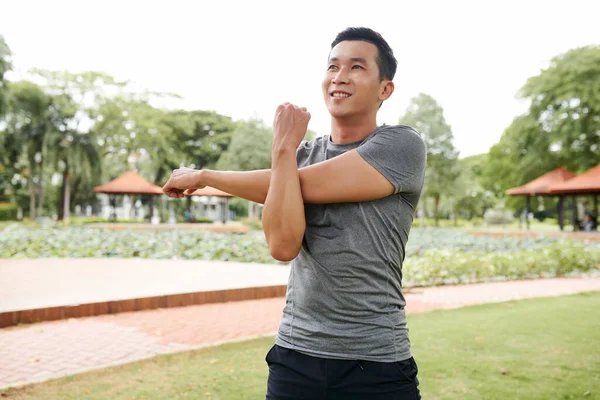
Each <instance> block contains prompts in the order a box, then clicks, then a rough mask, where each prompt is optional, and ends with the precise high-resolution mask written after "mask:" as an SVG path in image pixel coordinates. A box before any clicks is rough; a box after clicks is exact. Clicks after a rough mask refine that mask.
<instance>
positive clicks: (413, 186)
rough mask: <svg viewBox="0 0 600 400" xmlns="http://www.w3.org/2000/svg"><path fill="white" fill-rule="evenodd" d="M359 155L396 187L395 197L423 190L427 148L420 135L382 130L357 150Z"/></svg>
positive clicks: (406, 129) (395, 128)
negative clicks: (398, 194) (399, 194)
mask: <svg viewBox="0 0 600 400" xmlns="http://www.w3.org/2000/svg"><path fill="white" fill-rule="evenodd" d="M357 151H358V154H360V156H361V157H362V158H363V159H364V160H365V161H366V162H368V163H369V164H370V165H371V166H372V167H373V168H375V169H376V170H377V171H379V172H380V173H381V174H382V175H383V176H384V177H385V178H386V179H387V180H388V181H390V183H391V184H392V185H393V186H394V189H395V190H394V193H415V192H419V191H420V190H421V189H422V187H423V180H424V178H425V166H426V163H427V148H426V146H425V142H424V141H423V138H421V135H420V134H419V133H418V132H417V131H415V130H414V129H412V128H410V127H407V126H389V127H384V128H381V129H380V130H379V131H378V132H376V133H375V134H374V135H373V136H372V137H371V138H369V139H367V140H366V141H365V142H364V143H363V144H361V145H360V146H359V147H358V148H357Z"/></svg>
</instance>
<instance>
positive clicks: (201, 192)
mask: <svg viewBox="0 0 600 400" xmlns="http://www.w3.org/2000/svg"><path fill="white" fill-rule="evenodd" d="M191 195H192V196H216V197H234V196H233V195H232V194H229V193H227V192H224V191H222V190H219V189H215V188H213V187H210V186H205V187H203V188H202V189H198V190H196V191H195V192H194V193H192V194H191Z"/></svg>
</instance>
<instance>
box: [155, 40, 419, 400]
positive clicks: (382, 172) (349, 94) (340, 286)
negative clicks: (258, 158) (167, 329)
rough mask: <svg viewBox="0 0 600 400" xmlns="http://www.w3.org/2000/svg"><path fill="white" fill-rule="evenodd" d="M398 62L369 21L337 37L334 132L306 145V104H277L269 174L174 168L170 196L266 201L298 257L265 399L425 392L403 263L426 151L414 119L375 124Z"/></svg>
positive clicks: (282, 255) (332, 66) (281, 240)
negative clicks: (203, 191)
mask: <svg viewBox="0 0 600 400" xmlns="http://www.w3.org/2000/svg"><path fill="white" fill-rule="evenodd" d="M396 65H397V61H396V59H395V58H394V55H393V52H392V50H391V49H390V47H389V45H388V44H387V43H386V41H385V40H384V39H383V38H382V37H381V36H380V35H379V34H378V33H376V32H374V31H372V30H370V29H367V28H349V29H346V30H344V31H343V32H341V33H339V34H338V36H337V37H336V39H335V40H334V42H333V43H332V46H331V52H330V55H329V59H328V64H327V68H326V72H325V78H324V80H323V83H322V90H323V97H324V99H325V104H326V106H327V109H328V111H329V113H330V114H331V134H330V135H326V136H325V137H318V138H316V139H314V140H312V141H310V142H304V143H301V141H302V138H303V137H304V135H305V133H306V129H307V125H308V121H309V119H310V114H309V113H308V112H307V111H306V109H305V108H300V107H297V106H294V105H292V104H289V103H285V104H282V105H280V106H279V108H278V109H277V112H276V116H275V122H274V126H273V129H274V141H273V148H272V155H273V159H272V168H271V170H262V171H250V172H224V171H209V170H203V171H195V170H190V169H181V170H175V171H174V172H173V174H172V176H171V178H170V179H169V181H168V182H167V183H166V185H165V187H164V191H165V193H166V194H167V195H169V196H171V197H183V196H185V195H188V194H190V193H191V192H193V191H194V190H196V189H197V188H201V187H203V186H212V187H216V188H218V189H221V190H224V191H226V192H229V193H231V194H233V195H235V196H239V197H243V198H246V199H249V200H252V201H255V202H261V203H264V204H265V206H264V210H263V227H264V231H265V236H266V238H267V243H268V245H269V249H270V251H271V254H272V255H273V257H274V258H276V259H278V260H283V261H290V260H293V263H292V268H291V272H290V277H289V283H288V290H287V294H286V305H285V308H284V310H283V318H282V320H281V324H280V328H279V332H278V334H277V338H276V341H275V345H274V346H273V347H272V348H271V350H270V351H269V352H268V354H267V356H266V361H267V363H268V365H269V379H268V382H267V386H268V387H267V399H277V400H280V399H310V400H319V399H369V400H378V399H382V400H383V399H407V400H408V399H410V400H412V399H419V398H420V395H419V390H418V387H417V386H418V380H417V365H416V363H415V361H414V359H413V357H412V355H411V352H410V342H409V338H408V328H407V323H406V316H405V313H404V306H405V300H404V297H403V295H402V289H401V279H402V262H403V260H404V249H405V245H406V242H407V240H408V234H409V231H410V227H411V224H412V219H413V215H414V212H415V209H416V206H417V202H418V200H419V197H420V193H421V190H422V186H423V179H424V172H425V163H426V148H425V144H424V142H423V140H422V139H421V137H420V135H419V134H418V133H417V132H416V131H415V130H413V129H412V128H409V127H406V126H385V125H384V126H381V127H378V126H377V122H376V115H377V111H378V109H379V107H380V106H381V104H382V102H383V101H385V100H387V99H388V98H389V97H390V96H391V95H392V93H393V91H394V84H393V82H392V79H393V78H394V74H395V72H396Z"/></svg>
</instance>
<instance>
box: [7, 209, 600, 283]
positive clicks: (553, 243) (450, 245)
mask: <svg viewBox="0 0 600 400" xmlns="http://www.w3.org/2000/svg"><path fill="white" fill-rule="evenodd" d="M75 221H77V220H75ZM81 222H85V220H82V221H81ZM98 222H102V221H98ZM244 223H245V224H247V225H249V226H252V227H254V228H257V229H259V228H260V221H250V220H246V221H244ZM10 257H16V258H36V257H140V258H161V259H191V260H223V261H241V262H259V263H276V261H275V260H274V259H273V258H272V257H271V256H270V252H269V249H268V246H267V244H266V242H265V238H264V235H263V234H262V233H261V232H252V233H249V234H247V235H239V234H223V233H213V232H206V231H187V230H186V231H185V232H183V231H179V230H170V231H165V230H157V231H151V230H126V231H112V230H106V229H100V228H91V227H85V226H83V225H81V226H70V227H60V226H59V227H55V228H41V229H30V228H27V227H21V226H19V225H12V226H8V227H7V228H5V229H4V230H3V231H2V234H1V235H0V258H10ZM598 268H600V245H598V243H593V242H592V243H583V242H581V243H577V242H572V241H563V240H559V239H556V238H551V237H544V236H539V237H535V238H515V237H502V238H497V237H488V236H472V235H469V234H467V233H465V232H461V231H459V230H453V231H449V230H446V229H420V228H414V229H412V232H411V238H410V240H409V242H408V244H407V246H406V261H405V263H404V267H403V277H404V278H403V279H404V282H403V284H404V285H405V286H423V285H437V284H450V283H463V282H480V281H489V280H497V279H520V278H533V277H540V276H542V277H550V276H563V275H569V274H575V273H585V272H589V271H591V270H595V269H598Z"/></svg>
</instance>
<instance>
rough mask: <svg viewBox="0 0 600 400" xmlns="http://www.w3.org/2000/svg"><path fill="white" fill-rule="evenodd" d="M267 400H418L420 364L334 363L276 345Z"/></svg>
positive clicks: (270, 359)
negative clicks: (418, 365)
mask: <svg viewBox="0 0 600 400" xmlns="http://www.w3.org/2000/svg"><path fill="white" fill-rule="evenodd" d="M265 361H266V362H267V364H268V365H269V379H268V381H267V400H342V399H343V400H363V399H364V400H392V399H393V400H418V399H420V398H421V395H420V394H419V389H418V386H419V380H418V379H417V372H418V368H417V364H416V363H415V360H414V359H413V358H412V357H411V358H409V359H408V360H404V361H398V362H392V363H382V362H374V361H360V360H357V361H354V360H332V359H326V358H318V357H311V356H308V355H306V354H302V353H299V352H297V351H294V350H290V349H286V348H284V347H280V346H277V345H274V346H273V347H272V348H271V350H269V352H268V353H267V356H266V358H265Z"/></svg>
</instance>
